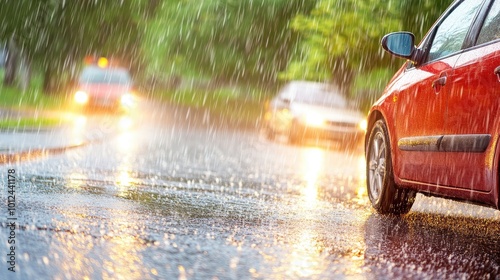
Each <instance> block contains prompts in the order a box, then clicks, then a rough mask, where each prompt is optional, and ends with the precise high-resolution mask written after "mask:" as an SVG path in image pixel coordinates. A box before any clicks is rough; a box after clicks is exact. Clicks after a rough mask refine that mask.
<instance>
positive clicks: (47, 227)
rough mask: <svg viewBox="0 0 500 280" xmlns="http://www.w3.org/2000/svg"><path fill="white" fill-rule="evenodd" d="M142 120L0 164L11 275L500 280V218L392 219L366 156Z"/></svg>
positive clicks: (466, 211)
mask: <svg viewBox="0 0 500 280" xmlns="http://www.w3.org/2000/svg"><path fill="white" fill-rule="evenodd" d="M139 115H140V116H139ZM139 115H133V116H130V117H121V116H108V115H102V114H98V115H91V116H87V117H76V118H75V122H74V126H75V127H74V129H69V130H67V131H68V132H67V133H68V135H67V137H70V138H74V139H75V141H76V142H78V139H79V137H80V138H82V137H83V135H86V136H85V137H87V136H88V135H90V136H91V137H90V138H92V139H93V142H92V143H91V144H89V145H86V146H83V147H81V148H78V149H71V150H68V151H66V152H64V153H60V154H55V155H51V156H45V157H41V158H37V159H35V160H31V161H27V162H20V163H16V164H6V165H2V166H0V178H1V183H0V184H1V185H2V188H1V193H0V198H1V199H2V201H7V197H8V190H9V189H8V187H7V185H8V184H7V180H8V170H9V169H13V170H15V176H16V181H15V186H16V187H15V191H16V205H15V215H14V216H15V217H16V218H17V220H15V223H16V227H15V230H14V238H10V239H9V237H10V236H11V235H12V233H11V229H10V228H9V222H10V221H9V220H7V218H8V217H9V215H8V210H7V206H6V204H7V203H5V204H4V206H3V207H2V208H1V213H0V217H1V218H2V227H1V228H0V256H1V257H0V260H1V263H0V279H388V278H391V279H500V214H499V211H495V210H491V209H487V208H482V207H478V206H471V205H466V204H461V203H457V202H450V201H445V200H441V199H436V198H426V197H423V196H418V197H417V201H416V204H415V205H414V207H413V209H412V211H411V212H410V214H408V215H406V216H404V217H402V218H397V217H384V216H380V215H378V214H376V213H375V212H374V211H373V210H372V209H371V207H370V206H369V201H368V198H367V195H366V187H365V171H364V164H365V163H364V156H363V153H362V149H361V148H360V149H359V150H356V151H352V150H350V151H345V150H341V149H339V148H338V147H337V146H336V145H335V144H333V143H320V144H318V145H316V144H315V143H309V144H307V145H305V146H302V147H298V146H290V145H287V144H286V143H284V142H283V141H282V142H280V141H278V142H269V141H267V140H265V139H264V138H263V137H262V136H261V135H260V134H259V133H258V132H257V131H256V130H255V129H234V128H231V127H229V126H226V125H225V124H220V123H217V122H215V121H214V119H213V117H211V116H210V115H209V114H207V113H205V112H201V113H200V112H199V111H196V112H191V111H189V112H188V111H186V110H180V109H179V110H176V109H173V108H171V107H164V108H158V107H154V108H147V110H143V113H142V114H139ZM82 139H83V138H82ZM282 140H283V139H282ZM12 239H14V240H15V245H16V248H15V250H14V252H15V270H16V272H15V273H13V272H10V271H9V270H8V268H9V267H10V264H9V263H8V261H9V258H10V257H9V256H8V255H7V254H9V253H10V252H11V250H10V246H11V244H9V243H8V241H9V240H12Z"/></svg>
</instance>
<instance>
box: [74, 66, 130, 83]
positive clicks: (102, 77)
mask: <svg viewBox="0 0 500 280" xmlns="http://www.w3.org/2000/svg"><path fill="white" fill-rule="evenodd" d="M80 83H87V84H120V85H126V84H130V83H131V80H130V76H129V74H128V72H127V71H126V70H124V69H101V68H97V67H89V68H86V69H85V70H83V73H82V75H81V76H80Z"/></svg>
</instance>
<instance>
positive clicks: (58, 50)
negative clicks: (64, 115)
mask: <svg viewBox="0 0 500 280" xmlns="http://www.w3.org/2000/svg"><path fill="white" fill-rule="evenodd" d="M144 3H146V0H141V1H94V0H73V1H65V0H45V1H31V0H17V1H9V0H0V6H1V7H2V8H1V9H0V18H1V24H0V40H3V41H8V40H13V41H14V42H15V44H16V45H17V48H18V49H19V51H20V53H21V55H22V56H23V58H24V59H25V60H26V61H28V63H29V64H33V66H35V67H36V68H38V69H40V71H42V72H43V73H44V75H45V79H44V90H45V91H47V92H51V91H54V90H60V87H61V85H62V84H64V83H65V82H67V80H69V79H71V75H72V74H73V73H74V72H75V66H76V65H78V64H79V63H81V61H82V60H83V57H85V56H86V55H89V54H96V55H108V56H113V57H116V58H119V59H121V60H123V61H126V62H127V63H130V65H134V66H135V67H138V65H139V64H140V63H138V62H139V61H137V59H136V58H137V57H140V55H139V54H138V51H139V50H140V47H139V44H140V41H141V40H140V36H141V32H140V28H139V25H138V21H139V20H141V19H143V18H144V16H147V15H148V13H147V10H146V9H145V8H144V7H145V5H144Z"/></svg>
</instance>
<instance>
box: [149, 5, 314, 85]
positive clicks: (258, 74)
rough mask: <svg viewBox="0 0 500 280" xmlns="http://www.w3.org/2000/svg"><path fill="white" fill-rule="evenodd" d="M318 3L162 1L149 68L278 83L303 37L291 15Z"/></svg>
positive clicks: (151, 34)
mask: <svg viewBox="0 0 500 280" xmlns="http://www.w3.org/2000/svg"><path fill="white" fill-rule="evenodd" d="M167 3H168V4H167ZM313 6H314V1H308V0H253V1H237V0H209V1H194V0H191V1H189V0H173V1H168V2H163V3H162V4H161V6H160V7H159V9H158V11H157V15H156V18H155V19H154V20H152V21H151V22H150V23H149V24H148V29H147V31H146V32H147V36H146V41H147V43H146V44H144V45H143V47H144V48H145V49H146V50H147V51H145V53H146V54H147V56H148V58H149V59H148V63H149V64H150V66H151V67H150V71H151V72H152V73H155V74H156V73H161V72H165V71H167V72H168V73H169V74H171V75H183V74H185V73H188V74H189V73H191V74H193V75H195V76H201V77H210V78H211V79H212V80H215V81H217V82H220V83H227V82H236V83H245V82H252V83H269V82H272V83H274V82H275V81H276V76H277V73H278V72H279V71H282V70H284V69H285V68H286V66H287V63H288V61H289V59H290V56H291V54H292V53H293V51H294V49H295V46H296V44H297V42H298V41H299V37H298V36H297V34H296V33H294V32H293V30H292V29H290V28H289V22H290V20H291V19H292V18H293V17H294V16H295V15H296V14H298V13H308V12H309V10H310V9H311V8H312V7H313ZM162 70H163V71H162Z"/></svg>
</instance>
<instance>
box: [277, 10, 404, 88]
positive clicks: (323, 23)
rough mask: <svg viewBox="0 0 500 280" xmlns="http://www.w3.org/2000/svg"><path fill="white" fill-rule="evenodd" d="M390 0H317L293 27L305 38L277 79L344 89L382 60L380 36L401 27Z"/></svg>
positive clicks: (297, 19)
mask: <svg viewBox="0 0 500 280" xmlns="http://www.w3.org/2000/svg"><path fill="white" fill-rule="evenodd" d="M398 8H399V7H398V6H397V5H396V4H395V2H394V1H377V0H320V1H318V3H317V5H316V7H315V8H314V9H313V10H312V12H311V13H310V14H300V15H298V16H297V17H295V19H294V20H293V23H292V28H293V29H294V30H296V31H297V32H299V33H300V34H302V35H303V36H304V38H305V40H304V41H303V43H302V46H301V50H300V52H299V53H298V55H297V56H296V58H295V60H294V61H293V63H291V65H290V66H289V67H288V69H287V70H286V71H285V72H284V73H282V75H281V77H282V78H283V79H286V80H291V79H307V80H318V81H333V82H335V83H337V84H339V85H340V86H341V87H342V88H343V89H344V90H347V89H348V88H349V87H350V85H351V83H352V81H353V78H354V77H355V75H356V74H357V73H359V72H368V71H370V70H371V69H374V68H377V67H380V66H381V65H383V64H384V63H385V61H384V57H385V56H384V55H383V53H382V52H381V50H380V47H379V46H380V39H381V38H382V36H383V35H384V34H386V33H387V32H389V31H394V30H398V29H399V28H400V20H399V14H398V12H399V10H398Z"/></svg>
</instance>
